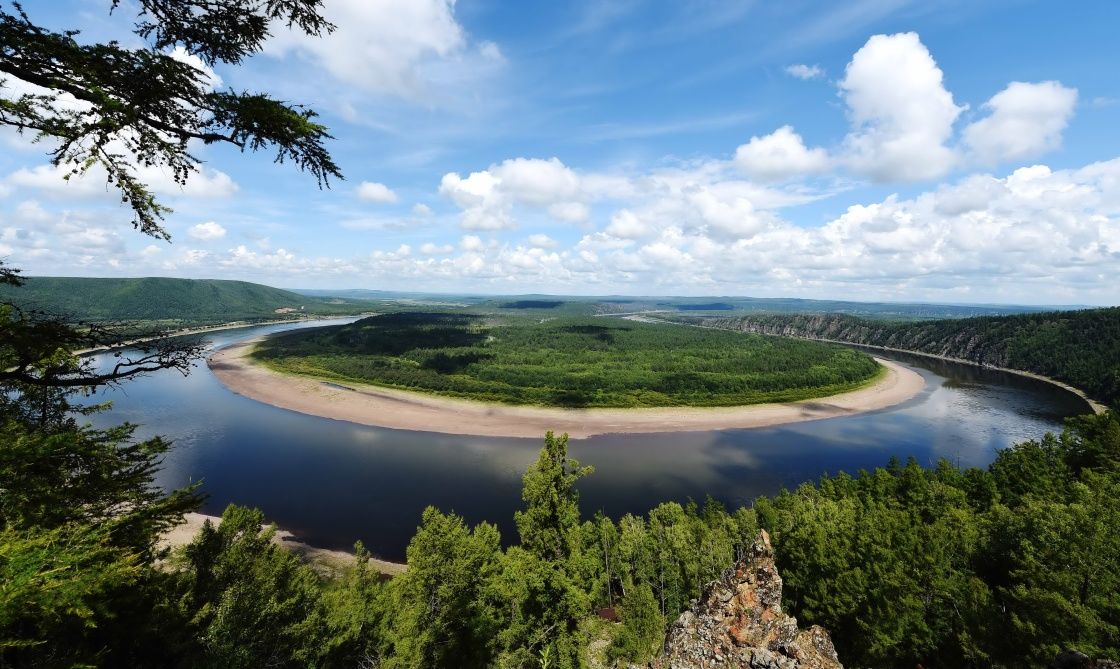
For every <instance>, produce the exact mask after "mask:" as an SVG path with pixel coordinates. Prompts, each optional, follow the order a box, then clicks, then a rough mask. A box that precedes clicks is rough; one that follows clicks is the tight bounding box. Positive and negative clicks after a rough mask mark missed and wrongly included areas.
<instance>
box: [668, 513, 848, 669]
mask: <svg viewBox="0 0 1120 669" xmlns="http://www.w3.org/2000/svg"><path fill="white" fill-rule="evenodd" d="M654 666H655V667H657V669H701V668H703V669H747V668H750V669H843V667H842V665H841V664H840V661H839V659H837V657H836V649H835V648H833V646H832V640H831V639H830V638H829V636H828V632H826V631H825V630H824V629H822V628H820V627H817V626H815V625H814V626H813V627H810V628H809V629H807V630H799V629H798V628H797V620H796V619H795V618H793V617H791V616H788V615H786V614H785V612H783V611H782V577H781V576H779V575H778V569H777V567H776V566H775V565H774V550H773V548H772V547H771V546H770V537H769V535H767V534H766V532H765V531H762V532H761V533H759V536H758V538H757V539H756V540H755V542H754V545H753V546H752V547H751V552H750V555H749V556H748V557H747V559H745V560H743V561H742V562H740V563H739V564H738V565H736V567H735V569H734V571H729V572H727V573H726V574H724V576H723V578H721V579H720V580H718V581H715V582H714V583H711V584H709V585H708V587H707V588H706V589H705V592H704V596H703V597H701V598H700V600H699V601H697V602H696V604H695V605H694V606H693V607H692V609H691V610H689V611H685V612H684V613H683V614H681V616H680V618H678V619H677V621H676V622H675V623H674V624H673V626H672V627H671V628H670V630H669V635H668V638H667V639H666V642H665V651H664V653H663V655H662V657H660V658H658V660H657V662H656V663H655V664H654Z"/></svg>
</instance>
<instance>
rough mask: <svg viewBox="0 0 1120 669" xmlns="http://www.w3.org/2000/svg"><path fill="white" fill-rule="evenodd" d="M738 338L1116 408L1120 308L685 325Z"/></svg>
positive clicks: (764, 318) (777, 317) (771, 318)
mask: <svg viewBox="0 0 1120 669" xmlns="http://www.w3.org/2000/svg"><path fill="white" fill-rule="evenodd" d="M686 320H687V322H691V323H701V324H704V325H706V326H709V327H719V328H726V329H731V330H738V331H744V332H761V333H767V334H779V335H785V336H794V337H806V338H812V339H829V340H834V341H844V342H851V343H853V344H864V345H870V346H886V347H889V348H898V349H903V350H906V351H915V352H918V353H927V354H932V355H938V356H944V357H949V358H957V359H960V360H968V361H971V362H974V363H977V364H981V365H989V366H995V367H1005V368H1008V369H1016V370H1021V371H1026V372H1033V373H1035V374H1041V375H1043V376H1048V377H1050V378H1053V379H1057V380H1059V381H1063V382H1065V383H1068V384H1070V385H1072V386H1073V387H1075V388H1078V389H1079V390H1082V391H1084V392H1085V393H1087V394H1088V395H1089V397H1091V398H1093V399H1095V400H1098V401H1100V402H1102V403H1104V404H1107V405H1113V404H1115V403H1116V402H1117V401H1120V308H1118V307H1112V308H1108V309H1085V310H1080V311H1054V312H1046V313H1032V314H1016V315H1010V316H984V317H977V318H964V319H942V320H932V321H919V322H913V321H911V322H887V321H879V320H869V319H864V318H856V317H854V316H845V315H840V314H817V315H789V314H771V315H759V316H734V317H729V318H705V317H702V318H697V319H686Z"/></svg>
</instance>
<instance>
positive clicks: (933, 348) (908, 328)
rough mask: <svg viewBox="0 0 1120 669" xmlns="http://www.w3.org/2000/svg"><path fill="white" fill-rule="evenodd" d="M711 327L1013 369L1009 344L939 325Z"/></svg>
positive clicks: (847, 321) (737, 322)
mask: <svg viewBox="0 0 1120 669" xmlns="http://www.w3.org/2000/svg"><path fill="white" fill-rule="evenodd" d="M705 322H706V324H708V325H710V326H711V327H718V328H725V329H729V330H739V331H741V332H754V333H757V334H766V335H778V336H781V337H798V338H803V339H828V340H832V341H842V342H849V343H852V344H863V345H865V346H885V347H887V348H897V349H902V350H904V351H916V352H918V353H928V354H930V355H937V356H942V357H947V358H957V359H959V360H968V361H970V362H974V363H977V364H980V365H987V366H993V367H1008V366H1010V360H1009V351H1008V346H1007V341H1006V340H994V341H993V340H991V339H990V338H988V337H985V336H984V334H983V332H981V331H980V330H979V329H976V328H974V327H961V328H960V329H959V330H954V329H949V330H946V329H945V328H944V327H943V326H942V325H940V324H939V323H936V322H935V323H933V324H924V323H913V324H904V325H899V324H896V323H886V322H884V323H875V322H869V321H864V320H861V319H858V318H853V317H851V316H842V315H841V316H837V315H796V316H769V317H766V316H760V317H753V316H747V317H742V318H723V319H715V318H713V319H708V320H707V321H705Z"/></svg>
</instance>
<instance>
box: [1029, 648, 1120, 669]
mask: <svg viewBox="0 0 1120 669" xmlns="http://www.w3.org/2000/svg"><path fill="white" fill-rule="evenodd" d="M1046 669H1120V662H1116V661H1115V660H1093V659H1091V658H1090V657H1089V656H1088V655H1086V654H1085V653H1082V652H1080V651H1076V650H1064V651H1062V652H1061V653H1058V656H1057V657H1055V658H1054V661H1053V662H1051V663H1050V664H1049V665H1048V666H1047V667H1046Z"/></svg>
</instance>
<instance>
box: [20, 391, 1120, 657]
mask: <svg viewBox="0 0 1120 669" xmlns="http://www.w3.org/2000/svg"><path fill="white" fill-rule="evenodd" d="M130 434H131V428H129V427H127V426H125V427H122V428H119V429H116V430H109V431H95V430H89V429H82V428H77V427H74V426H73V425H70V426H64V427H61V428H57V429H54V430H50V431H44V430H38V429H33V428H30V427H29V426H27V425H26V424H24V423H21V422H19V421H18V420H8V421H7V422H6V423H5V424H4V427H3V431H2V433H0V438H2V439H3V441H4V443H5V448H4V449H0V485H2V487H3V491H4V495H3V496H2V497H0V520H2V522H3V531H2V533H0V583H2V584H3V587H0V666H4V667H9V666H10V667H17V666H48V667H55V666H57V667H64V666H74V665H78V664H82V665H93V666H131V667H146V666H153V667H154V666H159V667H167V666H182V667H246V668H248V667H261V666H271V667H353V666H378V667H385V668H393V667H401V668H404V667H492V666H497V667H522V668H528V667H543V666H547V667H552V668H559V667H564V668H568V667H581V666H585V665H586V662H587V659H588V654H589V653H590V652H593V651H592V650H591V648H593V647H605V648H606V651H605V652H606V655H607V656H608V658H610V659H611V660H619V661H623V660H625V661H633V662H639V663H640V662H643V661H645V660H647V659H649V658H650V657H651V656H652V655H653V654H654V653H655V652H656V651H657V649H658V647H659V644H660V642H661V640H662V638H663V634H664V630H665V625H666V624H667V623H668V622H671V621H672V620H673V619H674V618H675V616H676V615H677V614H678V613H679V612H680V611H681V610H682V609H683V608H685V607H686V606H687V604H688V601H689V599H690V598H694V597H697V596H698V595H699V593H700V591H701V588H702V587H703V584H704V583H706V582H708V581H710V580H713V579H714V578H716V577H717V576H718V575H719V574H720V573H721V572H722V571H723V570H725V569H727V568H728V567H729V566H730V565H732V564H733V562H734V561H735V560H736V559H737V558H738V557H740V556H741V555H742V554H743V552H744V551H745V550H746V548H747V546H749V543H750V541H751V539H752V538H753V537H754V536H755V534H756V532H757V530H758V528H760V527H761V528H766V529H767V530H769V531H770V533H771V536H772V538H773V541H774V545H775V548H776V550H777V554H778V560H779V568H780V570H781V573H782V575H783V577H784V579H785V585H786V589H785V602H786V606H787V608H788V609H789V610H790V611H791V613H793V614H795V615H797V616H798V617H799V619H800V620H801V621H802V623H805V624H811V623H816V624H821V625H823V626H825V627H826V628H827V629H828V630H829V631H830V632H831V635H832V638H833V640H834V641H835V643H836V646H837V649H838V650H839V653H840V657H841V660H842V661H843V662H845V663H846V664H848V665H849V666H866V667H884V668H887V667H900V666H916V665H917V664H919V663H920V664H922V665H923V666H954V667H1020V666H1044V665H1045V664H1046V663H1047V662H1048V661H1049V660H1050V659H1051V658H1053V656H1054V655H1055V654H1056V653H1057V652H1059V651H1060V650H1063V649H1065V648H1069V647H1075V648H1078V649H1080V650H1082V651H1083V652H1086V653H1088V654H1090V655H1093V656H1098V657H1109V658H1114V659H1120V531H1118V530H1120V528H1118V521H1117V519H1118V518H1120V420H1118V417H1117V415H1116V414H1115V413H1108V414H1105V415H1102V416H1092V417H1084V418H1079V419H1075V420H1074V421H1072V422H1071V423H1070V425H1069V428H1068V429H1067V430H1066V431H1065V432H1064V433H1063V434H1062V435H1061V436H1058V437H1055V436H1049V435H1048V436H1046V437H1045V438H1043V439H1042V440H1040V441H1029V442H1025V443H1021V444H1018V445H1016V446H1013V447H1011V448H1009V449H1006V450H1004V451H1002V452H1001V453H1000V454H999V455H998V456H997V458H996V460H995V462H994V463H993V464H992V465H991V466H990V467H988V468H987V469H968V470H960V469H957V468H956V467H953V466H951V465H950V464H949V463H948V462H945V461H942V462H940V463H939V464H938V465H937V466H936V467H934V468H933V469H928V470H927V469H924V468H922V467H920V466H919V465H918V464H917V463H916V462H913V461H911V462H908V463H907V464H905V465H903V464H901V463H898V462H891V463H890V464H889V465H888V466H886V467H885V468H882V469H877V470H875V471H873V472H859V473H856V474H855V475H848V474H840V475H837V476H832V477H826V478H823V479H821V481H819V482H818V483H816V484H805V485H803V486H801V487H799V488H798V489H796V490H794V491H787V492H783V493H781V494H779V495H777V496H776V497H774V498H761V499H759V500H757V501H756V502H755V503H754V504H753V506H752V507H750V508H740V509H736V510H734V511H733V512H729V511H727V510H726V509H724V508H723V507H722V506H720V505H719V504H717V503H715V502H712V501H710V500H709V501H708V502H706V503H705V504H704V505H702V506H701V505H697V504H694V503H691V502H690V503H686V504H683V505H682V504H679V503H676V502H667V503H664V504H661V505H659V506H658V507H657V508H655V509H653V510H651V511H650V512H649V513H648V514H646V515H644V516H636V515H626V516H623V517H622V518H620V519H618V520H617V521H615V520H612V519H609V518H606V517H603V516H601V515H596V516H594V517H593V518H589V519H584V520H581V514H580V509H579V505H578V492H577V488H576V484H577V482H578V480H579V479H580V478H581V477H583V476H585V475H588V474H590V473H591V472H590V469H589V468H586V467H582V466H580V465H579V463H577V462H575V461H573V460H571V459H569V458H568V457H567V448H566V439H564V438H554V437H553V436H552V435H551V434H550V435H548V437H547V438H546V440H545V445H544V448H543V449H542V451H541V454H540V457H539V459H538V461H537V462H536V463H535V464H534V465H532V466H531V467H530V468H529V470H528V471H527V472H526V474H525V477H524V489H523V493H522V496H523V499H524V506H523V509H522V510H521V511H519V512H517V514H515V521H516V527H517V531H518V537H517V539H518V541H517V543H516V545H514V546H512V547H510V548H507V549H503V548H502V541H501V537H500V535H499V532H498V530H497V529H496V528H495V527H494V526H493V525H490V524H488V523H483V524H480V525H478V526H475V527H469V526H467V525H466V524H465V523H464V521H463V520H462V519H461V518H460V517H458V516H456V515H454V514H448V513H443V512H441V511H438V510H436V509H433V508H429V509H428V510H426V511H425V512H424V514H423V517H422V519H421V524H420V526H419V528H418V529H417V533H416V535H415V536H414V537H413V539H412V541H411V543H410V544H409V547H408V551H407V559H408V569H407V571H406V572H405V573H404V574H403V575H401V576H399V577H397V578H395V579H393V580H391V581H389V582H383V580H382V579H381V578H380V577H379V575H378V574H377V573H375V572H374V571H373V570H372V569H371V568H370V566H369V563H368V562H367V560H366V558H367V557H368V556H367V554H366V553H365V552H364V551H363V550H362V549H361V547H360V546H359V547H358V553H357V557H356V559H355V562H354V565H353V567H352V568H350V569H348V570H346V571H344V573H342V574H341V575H340V576H338V577H335V578H324V577H322V576H320V575H319V574H317V573H316V572H315V571H314V570H313V569H312V568H310V567H308V566H306V565H304V564H302V563H301V562H299V561H298V560H297V559H296V558H295V557H293V556H292V555H291V554H290V553H287V552H286V551H285V550H283V549H282V548H280V547H279V546H277V545H276V544H274V543H272V542H271V541H270V538H271V532H272V530H269V529H262V527H261V524H262V522H263V516H262V515H261V513H260V512H257V511H251V510H247V509H241V508H237V507H230V508H229V509H227V511H226V512H225V514H224V515H223V521H222V523H221V525H220V526H218V527H213V526H210V525H207V526H206V527H204V529H203V530H202V531H201V533H200V534H199V535H198V536H197V537H196V538H195V539H194V541H193V542H192V543H191V544H190V545H189V546H187V547H186V548H185V549H182V550H180V551H178V552H176V553H174V554H172V555H171V556H167V555H165V553H164V552H162V551H160V550H159V549H158V546H157V543H156V540H157V537H158V535H159V533H160V532H161V531H163V530H164V529H166V528H167V527H168V526H170V525H171V524H172V523H173V522H174V520H175V519H176V518H177V515H178V514H180V513H182V512H183V511H185V510H187V509H188V508H191V507H192V506H193V505H194V504H196V503H197V498H196V497H195V493H196V491H195V490H193V489H188V490H182V491H179V492H176V493H174V494H172V495H170V496H164V495H161V494H159V493H156V492H154V491H153V490H152V487H151V483H152V475H153V474H154V471H155V466H156V461H157V458H158V456H159V455H160V454H161V453H163V452H164V451H165V450H166V448H167V444H166V442H162V441H159V440H155V441H149V442H134V441H133V440H131V436H130ZM63 454H65V455H66V457H60V456H61V455H63ZM602 607H614V608H615V609H616V610H617V611H618V612H619V613H620V615H621V623H620V624H619V625H617V626H616V625H611V624H608V623H605V622H603V621H602V620H600V619H599V618H598V617H597V616H596V615H595V613H594V612H595V611H596V610H597V609H600V608H602ZM593 641H594V642H596V643H592V642H593Z"/></svg>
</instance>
